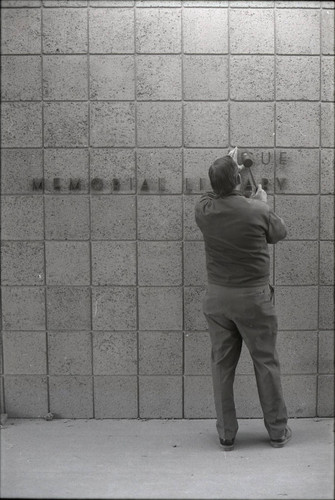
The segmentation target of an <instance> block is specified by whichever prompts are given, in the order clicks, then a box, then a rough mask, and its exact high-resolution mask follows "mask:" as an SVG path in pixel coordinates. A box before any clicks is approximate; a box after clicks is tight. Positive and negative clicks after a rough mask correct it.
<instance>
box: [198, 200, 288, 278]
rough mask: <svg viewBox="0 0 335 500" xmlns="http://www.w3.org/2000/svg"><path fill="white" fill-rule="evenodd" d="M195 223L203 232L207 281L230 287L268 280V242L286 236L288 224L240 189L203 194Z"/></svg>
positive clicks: (273, 241)
mask: <svg viewBox="0 0 335 500" xmlns="http://www.w3.org/2000/svg"><path fill="white" fill-rule="evenodd" d="M195 213H196V222H197V224H198V226H199V228H200V230H201V231H202V233H203V236H204V241H205V249H206V263H207V273H208V282H209V283H215V284H218V285H222V286H230V287H248V286H260V285H265V284H267V283H268V282H269V270H270V256H269V252H268V245H267V244H268V243H276V242H277V241H279V240H281V239H283V238H285V236H286V228H285V225H284V223H283V221H282V219H280V217H278V216H277V215H276V214H274V212H272V211H271V210H270V209H269V207H268V205H267V204H266V203H264V202H262V201H258V200H254V199H250V198H245V197H244V196H242V195H241V193H240V192H239V191H233V192H232V193H230V194H229V195H226V196H223V197H217V196H215V195H214V194H212V193H208V194H206V195H204V196H202V198H201V200H200V201H199V202H198V203H197V206H196V212H195Z"/></svg>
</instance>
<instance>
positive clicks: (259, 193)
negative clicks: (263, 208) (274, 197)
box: [252, 184, 268, 203]
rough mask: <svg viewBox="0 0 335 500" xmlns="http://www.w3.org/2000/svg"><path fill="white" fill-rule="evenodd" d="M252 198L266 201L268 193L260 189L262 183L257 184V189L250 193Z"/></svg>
mask: <svg viewBox="0 0 335 500" xmlns="http://www.w3.org/2000/svg"><path fill="white" fill-rule="evenodd" d="M252 198H253V199H254V200H259V201H264V202H265V203H266V202H267V200H268V195H267V194H266V191H264V189H262V184H258V186H257V191H256V193H255V194H253V195H252Z"/></svg>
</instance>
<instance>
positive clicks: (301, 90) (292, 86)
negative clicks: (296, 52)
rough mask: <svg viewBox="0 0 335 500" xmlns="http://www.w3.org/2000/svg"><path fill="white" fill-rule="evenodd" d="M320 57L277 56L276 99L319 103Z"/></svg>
mask: <svg viewBox="0 0 335 500" xmlns="http://www.w3.org/2000/svg"><path fill="white" fill-rule="evenodd" d="M319 74H320V57H319V56H277V59H276V98H277V99H278V100H286V101H295V100H303V101H317V100H318V99H319V96H320V78H319Z"/></svg>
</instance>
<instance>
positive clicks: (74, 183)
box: [70, 179, 80, 191]
mask: <svg viewBox="0 0 335 500" xmlns="http://www.w3.org/2000/svg"><path fill="white" fill-rule="evenodd" d="M70 191H80V179H70Z"/></svg>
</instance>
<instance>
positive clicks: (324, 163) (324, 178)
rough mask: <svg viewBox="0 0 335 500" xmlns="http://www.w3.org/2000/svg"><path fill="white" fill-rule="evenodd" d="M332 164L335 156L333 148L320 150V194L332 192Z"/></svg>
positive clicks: (334, 161)
mask: <svg viewBox="0 0 335 500" xmlns="http://www.w3.org/2000/svg"><path fill="white" fill-rule="evenodd" d="M334 166H335V156H334V150H333V149H323V150H321V166H320V169H321V172H320V174H321V178H320V184H321V185H320V187H321V194H334Z"/></svg>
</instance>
